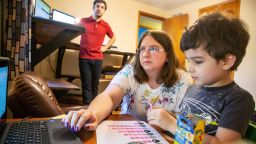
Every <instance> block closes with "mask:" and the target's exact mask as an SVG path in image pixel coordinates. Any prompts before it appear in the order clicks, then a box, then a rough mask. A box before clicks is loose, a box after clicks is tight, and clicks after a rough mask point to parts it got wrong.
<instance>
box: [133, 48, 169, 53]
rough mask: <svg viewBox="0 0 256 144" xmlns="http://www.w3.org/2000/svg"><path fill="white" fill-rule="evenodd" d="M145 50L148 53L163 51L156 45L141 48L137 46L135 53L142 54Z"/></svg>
mask: <svg viewBox="0 0 256 144" xmlns="http://www.w3.org/2000/svg"><path fill="white" fill-rule="evenodd" d="M146 51H147V52H149V53H150V54H155V53H159V52H162V51H165V49H162V48H159V47H157V46H150V47H148V48H146V47H143V48H138V49H137V50H136V52H137V54H143V53H145V52H146Z"/></svg>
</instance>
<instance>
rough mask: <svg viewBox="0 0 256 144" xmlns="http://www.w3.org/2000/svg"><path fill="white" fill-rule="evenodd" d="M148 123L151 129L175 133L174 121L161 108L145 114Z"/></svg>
mask: <svg viewBox="0 0 256 144" xmlns="http://www.w3.org/2000/svg"><path fill="white" fill-rule="evenodd" d="M147 119H148V123H149V124H150V125H152V126H153V127H159V128H161V129H163V130H166V131H170V132H171V133H173V134H174V133H175V130H176V127H177V126H176V119H175V118H174V117H173V116H172V115H171V114H169V113H168V112H167V111H166V110H164V109H162V108H153V109H151V110H150V109H149V110H148V113H147Z"/></svg>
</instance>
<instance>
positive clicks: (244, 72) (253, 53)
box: [168, 0, 256, 102]
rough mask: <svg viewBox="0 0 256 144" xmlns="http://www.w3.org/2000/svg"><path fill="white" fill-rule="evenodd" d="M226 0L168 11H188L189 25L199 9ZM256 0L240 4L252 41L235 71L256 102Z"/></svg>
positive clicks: (243, 1)
mask: <svg viewBox="0 0 256 144" xmlns="http://www.w3.org/2000/svg"><path fill="white" fill-rule="evenodd" d="M224 1H226V0H210V1H205V0H198V1H197V2H195V3H192V4H188V5H185V6H183V7H180V8H177V9H173V10H170V11H169V12H168V17H172V16H173V15H175V14H178V13H188V14H189V25H192V24H193V22H194V21H195V20H196V19H197V17H198V10H199V9H200V8H203V7H207V6H210V5H214V4H217V3H220V2H224ZM255 13H256V0H241V4H240V18H241V19H243V20H244V21H245V22H246V23H247V24H248V26H249V33H250V36H251V38H250V41H249V44H248V47H247V52H246V55H245V57H244V59H243V62H242V63H241V65H240V66H239V67H238V70H237V71H236V72H235V81H236V82H237V83H238V84H239V85H240V86H241V87H243V88H244V89H246V90H247V91H249V92H250V93H251V94H252V95H253V96H254V101H255V102H256V88H255V86H256V74H255V71H256V62H255V58H256V49H255V46H256V27H255V26H256V19H255Z"/></svg>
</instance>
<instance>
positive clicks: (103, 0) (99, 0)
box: [93, 0, 107, 10]
mask: <svg viewBox="0 0 256 144" xmlns="http://www.w3.org/2000/svg"><path fill="white" fill-rule="evenodd" d="M96 3H104V5H105V10H107V3H106V1H105V0H95V1H94V2H93V8H94V6H95V5H96Z"/></svg>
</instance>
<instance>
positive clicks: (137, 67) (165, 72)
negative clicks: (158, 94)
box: [134, 30, 178, 87]
mask: <svg viewBox="0 0 256 144" xmlns="http://www.w3.org/2000/svg"><path fill="white" fill-rule="evenodd" d="M146 36H152V37H153V38H154V39H155V40H156V41H157V42H158V43H159V44H161V46H163V48H164V50H165V52H166V56H167V60H168V61H167V62H165V64H164V66H163V69H162V71H161V72H160V74H161V75H160V77H159V78H158V80H157V82H158V83H159V84H160V83H164V85H165V86H167V87H170V86H172V85H173V84H174V83H175V82H176V81H177V79H178V75H177V73H176V68H177V67H178V62H177V58H176V55H175V53H174V49H173V46H172V41H171V39H170V37H169V36H168V35H167V34H166V33H165V32H162V31H153V30H150V31H146V32H145V33H144V34H143V35H142V36H141V38H140V41H139V45H138V47H139V48H140V46H141V42H142V41H143V39H144V38H145V37H146ZM134 77H135V79H136V81H137V82H138V83H143V82H147V81H148V76H147V74H146V73H145V71H144V69H143V68H142V66H141V64H140V56H139V52H137V54H136V56H135V62H134Z"/></svg>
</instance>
